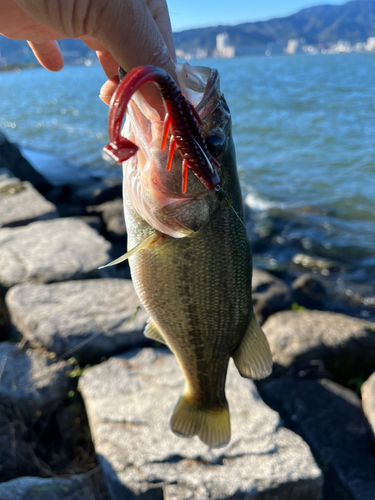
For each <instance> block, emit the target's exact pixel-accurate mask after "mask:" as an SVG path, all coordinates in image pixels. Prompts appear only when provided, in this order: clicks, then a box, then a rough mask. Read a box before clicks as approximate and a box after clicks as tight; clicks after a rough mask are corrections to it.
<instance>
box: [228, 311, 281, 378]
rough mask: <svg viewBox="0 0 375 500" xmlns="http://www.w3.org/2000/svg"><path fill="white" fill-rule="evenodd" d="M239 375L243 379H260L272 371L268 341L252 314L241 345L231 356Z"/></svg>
mask: <svg viewBox="0 0 375 500" xmlns="http://www.w3.org/2000/svg"><path fill="white" fill-rule="evenodd" d="M232 358H233V361H234V362H235V364H236V367H237V369H238V371H239V372H240V374H241V375H242V376H243V377H245V378H252V379H261V378H265V377H268V375H269V374H270V373H271V371H272V355H271V350H270V346H269V344H268V340H267V338H266V336H265V335H264V332H263V330H262V329H261V327H260V326H259V323H258V321H257V320H256V318H255V316H254V314H252V316H251V320H250V323H249V326H248V327H247V330H246V332H245V335H244V336H243V339H242V341H241V344H240V345H239V347H238V348H237V349H236V351H235V352H234V353H233V354H232Z"/></svg>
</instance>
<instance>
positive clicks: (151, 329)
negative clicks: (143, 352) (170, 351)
mask: <svg viewBox="0 0 375 500" xmlns="http://www.w3.org/2000/svg"><path fill="white" fill-rule="evenodd" d="M143 334H144V335H145V337H147V338H149V339H152V340H156V341H157V342H160V343H162V344H165V345H167V342H166V341H165V339H164V337H163V335H162V334H161V333H160V330H159V328H158V327H157V326H156V325H155V323H154V322H153V320H152V319H150V320H149V321H148V322H147V325H146V326H145V329H144V332H143Z"/></svg>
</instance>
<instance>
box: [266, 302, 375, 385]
mask: <svg viewBox="0 0 375 500" xmlns="http://www.w3.org/2000/svg"><path fill="white" fill-rule="evenodd" d="M263 329H264V332H265V333H266V335H267V338H268V341H269V343H270V346H271V351H272V356H273V360H274V363H275V364H277V365H278V368H279V369H281V370H282V372H285V371H287V372H288V373H289V374H290V375H294V374H296V373H298V372H299V374H300V375H307V374H308V373H309V372H310V371H311V370H313V371H315V370H316V369H318V370H321V369H323V373H324V370H325V369H327V370H328V371H329V372H331V373H333V374H334V375H335V376H336V377H338V378H339V379H342V380H345V381H347V380H348V378H351V377H354V376H358V374H360V373H361V372H362V373H372V372H373V371H374V366H375V361H374V360H375V335H374V332H375V325H374V323H371V322H369V321H365V320H361V319H356V318H351V317H350V316H345V315H344V314H337V313H331V312H323V311H284V312H279V313H277V314H274V315H273V316H271V317H270V318H269V319H268V320H267V321H266V323H265V324H264V325H263ZM320 374H321V373H318V375H320Z"/></svg>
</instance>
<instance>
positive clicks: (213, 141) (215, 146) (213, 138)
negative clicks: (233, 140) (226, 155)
mask: <svg viewBox="0 0 375 500" xmlns="http://www.w3.org/2000/svg"><path fill="white" fill-rule="evenodd" d="M205 141H206V144H207V149H208V151H209V153H210V155H211V156H213V157H214V158H217V157H218V156H220V155H221V153H222V152H223V150H224V143H225V137H224V136H223V135H216V134H215V135H209V136H208V137H206V139H205Z"/></svg>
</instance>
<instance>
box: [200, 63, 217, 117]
mask: <svg viewBox="0 0 375 500" xmlns="http://www.w3.org/2000/svg"><path fill="white" fill-rule="evenodd" d="M219 84H220V77H219V72H218V70H217V69H212V70H211V73H210V75H209V77H208V78H207V83H206V87H205V89H204V93H203V96H202V99H201V100H200V102H199V103H198V104H197V106H196V108H195V109H196V110H197V112H198V113H199V111H201V110H203V109H204V108H205V106H206V105H207V104H208V103H209V102H210V100H211V99H213V97H214V96H215V94H216V93H217V92H218V89H219Z"/></svg>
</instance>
